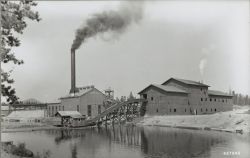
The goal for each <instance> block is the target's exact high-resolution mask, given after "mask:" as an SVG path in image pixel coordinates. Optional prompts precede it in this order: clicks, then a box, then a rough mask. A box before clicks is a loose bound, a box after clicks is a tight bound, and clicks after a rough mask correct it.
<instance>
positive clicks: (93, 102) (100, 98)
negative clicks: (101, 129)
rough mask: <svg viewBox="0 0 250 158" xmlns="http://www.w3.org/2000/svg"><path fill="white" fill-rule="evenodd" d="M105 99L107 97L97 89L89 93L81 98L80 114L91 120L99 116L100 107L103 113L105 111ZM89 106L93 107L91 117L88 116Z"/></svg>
mask: <svg viewBox="0 0 250 158" xmlns="http://www.w3.org/2000/svg"><path fill="white" fill-rule="evenodd" d="M105 99H106V96H105V95H104V94H103V93H102V92H100V91H98V90H96V89H94V90H93V91H91V92H89V93H87V94H86V95H83V96H82V97H81V98H80V104H81V106H80V113H81V114H83V115H85V116H88V117H90V118H93V117H95V116H97V115H98V106H99V107H100V108H101V112H103V111H104V110H105V109H104V106H103V102H104V100H105ZM88 106H91V116H89V115H88Z"/></svg>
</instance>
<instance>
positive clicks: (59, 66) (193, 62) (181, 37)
mask: <svg viewBox="0 0 250 158" xmlns="http://www.w3.org/2000/svg"><path fill="white" fill-rule="evenodd" d="M121 5H123V4H122V2H121V1H94V2H90V1H76V2H67V1H54V2H48V1H39V2H38V6H36V7H35V8H34V10H36V11H38V12H39V14H40V17H41V18H42V20H41V21H40V22H39V23H37V22H34V21H28V20H27V22H28V26H27V28H26V29H25V31H24V33H23V34H22V35H20V36H19V38H20V40H21V46H20V47H17V48H14V49H13V52H15V54H16V56H17V57H18V58H20V59H23V60H24V64H23V65H21V66H14V65H11V64H9V65H3V69H5V70H10V69H13V72H12V74H11V77H13V78H14V79H15V83H14V87H15V88H16V91H17V95H18V96H19V97H20V99H21V100H25V99H28V98H36V99H38V100H40V101H43V102H51V101H53V100H55V99H57V98H59V97H61V96H65V95H67V94H68V93H69V90H70V83H71V82H70V48H71V45H72V42H73V40H74V38H75V31H76V29H77V28H79V27H80V26H82V25H83V24H84V23H85V22H86V20H87V19H88V18H89V17H91V15H93V14H95V13H100V12H102V11H109V10H117V8H119V6H121ZM141 5H142V7H143V17H142V19H141V20H140V21H138V22H136V23H132V24H131V25H129V26H128V28H127V29H126V30H125V31H124V32H123V33H122V34H119V35H117V36H113V34H110V33H105V34H101V35H99V36H95V37H93V38H89V39H88V40H87V41H85V42H84V43H83V44H82V45H81V46H80V48H79V49H77V50H76V85H77V86H87V85H95V87H96V88H97V89H99V90H101V91H103V90H104V89H107V88H109V87H111V88H112V89H114V91H115V96H118V97H120V96H128V95H129V93H130V92H132V93H133V94H134V95H136V94H137V93H138V92H139V91H140V90H142V89H144V88H145V87H146V86H148V85H149V84H162V83H163V82H164V81H166V80H167V79H169V78H170V77H176V78H183V79H190V80H194V81H203V82H204V83H206V84H208V85H210V86H211V87H210V89H213V90H220V91H225V92H228V91H229V89H232V90H235V91H236V92H237V93H243V94H250V71H249V69H250V55H249V54H250V53H249V35H250V34H249V28H250V17H249V2H248V1H232V0H231V1H205V0H196V1H156V2H155V1H145V2H144V3H143V4H141Z"/></svg>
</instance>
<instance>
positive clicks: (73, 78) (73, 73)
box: [70, 50, 78, 94]
mask: <svg viewBox="0 0 250 158" xmlns="http://www.w3.org/2000/svg"><path fill="white" fill-rule="evenodd" d="M76 92H78V89H76V66H75V50H71V89H70V93H71V94H75V93H76Z"/></svg>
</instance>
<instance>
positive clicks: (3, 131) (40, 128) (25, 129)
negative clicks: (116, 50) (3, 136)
mask: <svg viewBox="0 0 250 158" xmlns="http://www.w3.org/2000/svg"><path fill="white" fill-rule="evenodd" d="M89 128H95V126H86V127H77V128H69V127H56V126H51V127H50V126H44V127H32V128H12V129H4V130H3V129H2V130H1V133H12V132H33V131H43V130H53V129H60V130H62V129H68V130H72V129H75V130H80V129H89Z"/></svg>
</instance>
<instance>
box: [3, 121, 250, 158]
mask: <svg viewBox="0 0 250 158" xmlns="http://www.w3.org/2000/svg"><path fill="white" fill-rule="evenodd" d="M2 138H3V140H4V141H14V144H18V143H25V144H26V147H27V149H30V150H32V151H33V152H34V153H37V152H39V153H42V152H44V151H50V153H51V155H50V157H51V158H161V157H162V158H172V157H173V158H184V157H185V158H189V157H190V158H191V157H202V158H221V157H225V158H226V157H230V158H232V157H236V158H249V157H250V152H249V149H250V138H249V136H248V137H246V136H241V135H237V134H231V133H224V132H214V131H199V130H186V129H174V128H166V127H131V126H129V127H125V126H115V127H109V128H101V129H97V128H94V129H81V130H77V129H75V130H45V131H35V132H16V133H3V134H2ZM230 151H231V152H238V153H240V155H236V156H232V155H231V156H228V155H224V152H230Z"/></svg>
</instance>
